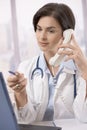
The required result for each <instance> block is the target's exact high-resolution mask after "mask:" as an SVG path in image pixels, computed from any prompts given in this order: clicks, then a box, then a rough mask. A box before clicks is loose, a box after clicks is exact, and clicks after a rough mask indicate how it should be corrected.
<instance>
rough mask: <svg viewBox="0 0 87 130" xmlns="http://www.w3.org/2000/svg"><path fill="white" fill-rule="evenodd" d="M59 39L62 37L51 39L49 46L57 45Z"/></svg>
mask: <svg viewBox="0 0 87 130" xmlns="http://www.w3.org/2000/svg"><path fill="white" fill-rule="evenodd" d="M61 37H62V36H56V37H53V38H51V39H50V41H51V44H53V45H56V44H58V42H59V40H60V38H61Z"/></svg>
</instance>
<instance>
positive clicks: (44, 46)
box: [36, 16, 62, 53]
mask: <svg viewBox="0 0 87 130" xmlns="http://www.w3.org/2000/svg"><path fill="white" fill-rule="evenodd" d="M61 37H62V28H61V26H60V25H59V23H58V22H57V21H56V20H55V19H54V18H53V17H51V16H46V17H42V18H40V20H39V21H38V24H37V29H36V38H37V41H38V45H39V47H40V49H41V50H42V51H44V52H45V53H46V52H50V53H55V52H56V51H57V48H58V41H59V40H60V38H61Z"/></svg>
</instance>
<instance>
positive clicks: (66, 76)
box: [7, 3, 87, 124]
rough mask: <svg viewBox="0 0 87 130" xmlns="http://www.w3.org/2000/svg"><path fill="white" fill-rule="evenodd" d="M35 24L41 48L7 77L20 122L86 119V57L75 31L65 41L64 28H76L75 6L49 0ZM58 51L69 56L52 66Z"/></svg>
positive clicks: (34, 18)
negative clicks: (37, 54) (37, 53)
mask: <svg viewBox="0 0 87 130" xmlns="http://www.w3.org/2000/svg"><path fill="white" fill-rule="evenodd" d="M33 25H34V30H35V33H36V38H37V41H38V46H39V47H40V49H41V51H42V52H41V53H40V55H39V56H35V57H34V58H32V60H27V61H24V62H22V63H21V64H20V65H19V68H18V70H17V72H15V75H10V76H9V77H8V79H7V82H8V85H9V87H10V88H11V89H12V90H13V97H14V100H12V102H13V107H14V110H15V113H16V117H17V120H18V122H19V123H26V124H28V123H31V122H34V121H43V120H44V121H46V120H56V119H60V118H77V119H78V120H80V121H82V122H87V59H86V57H85V56H84V54H83V52H82V51H81V49H80V47H79V45H78V43H77V41H76V40H75V37H74V34H72V36H71V39H70V40H69V42H68V43H66V44H65V45H64V44H63V40H64V38H63V31H64V30H66V29H73V30H74V29H75V18H74V15H73V12H72V10H71V9H70V8H69V7H68V6H67V5H65V4H58V3H48V4H46V5H44V6H43V7H41V8H40V9H39V10H38V11H37V12H36V14H35V15H34V17H33ZM71 43H72V44H71ZM60 48H64V49H63V50H60V51H58V50H59V49H60ZM66 48H68V49H66ZM55 53H58V54H59V55H66V58H65V60H64V61H63V62H61V63H60V64H59V65H58V66H51V65H50V64H49V60H50V58H51V57H53V56H54V55H55Z"/></svg>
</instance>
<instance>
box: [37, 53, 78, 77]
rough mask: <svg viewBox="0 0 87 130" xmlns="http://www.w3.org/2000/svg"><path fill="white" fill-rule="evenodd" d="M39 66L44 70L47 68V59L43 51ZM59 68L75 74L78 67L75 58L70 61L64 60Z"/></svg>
mask: <svg viewBox="0 0 87 130" xmlns="http://www.w3.org/2000/svg"><path fill="white" fill-rule="evenodd" d="M39 67H40V68H42V70H43V71H46V70H47V65H46V61H45V58H44V53H43V52H42V53H41V54H40V59H39ZM59 69H62V72H66V73H71V74H75V73H76V70H77V67H76V65H75V63H74V61H73V60H69V61H66V62H63V63H62V64H61V65H60V68H59Z"/></svg>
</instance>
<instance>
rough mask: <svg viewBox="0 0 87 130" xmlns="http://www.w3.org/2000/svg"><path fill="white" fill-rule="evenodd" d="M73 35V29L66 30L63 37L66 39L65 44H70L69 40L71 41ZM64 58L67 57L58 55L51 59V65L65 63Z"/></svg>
mask: <svg viewBox="0 0 87 130" xmlns="http://www.w3.org/2000/svg"><path fill="white" fill-rule="evenodd" d="M72 33H73V29H66V30H65V31H64V32H63V37H64V40H63V44H66V43H68V42H69V40H70V39H71V35H72ZM61 50H64V49H63V48H61ZM64 58H65V55H64V54H63V55H59V54H58V53H56V54H55V55H54V56H53V57H51V58H50V60H49V64H50V65H51V66H54V67H56V66H58V65H60V64H61V62H62V61H64Z"/></svg>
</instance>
